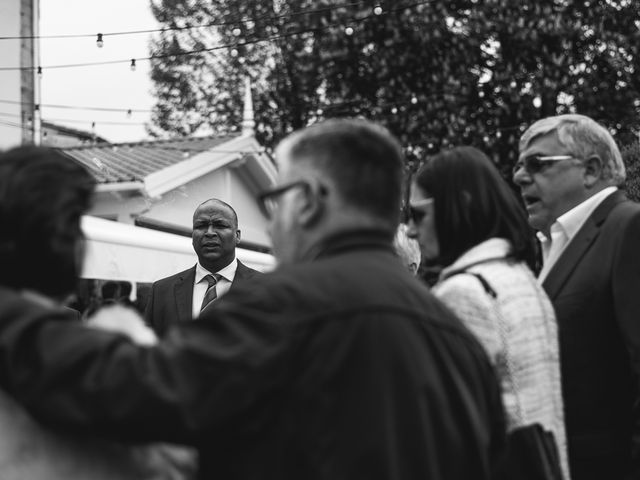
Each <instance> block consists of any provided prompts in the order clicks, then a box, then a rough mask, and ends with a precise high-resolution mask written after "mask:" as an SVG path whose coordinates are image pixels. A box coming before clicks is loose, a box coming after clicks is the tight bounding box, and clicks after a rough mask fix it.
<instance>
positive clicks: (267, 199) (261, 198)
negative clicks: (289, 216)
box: [257, 180, 309, 218]
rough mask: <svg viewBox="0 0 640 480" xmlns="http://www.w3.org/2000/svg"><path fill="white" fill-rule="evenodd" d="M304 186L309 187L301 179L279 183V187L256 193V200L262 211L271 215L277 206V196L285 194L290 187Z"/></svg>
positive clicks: (268, 215)
mask: <svg viewBox="0 0 640 480" xmlns="http://www.w3.org/2000/svg"><path fill="white" fill-rule="evenodd" d="M297 187H304V188H309V184H308V183H307V182H305V181H303V180H298V181H297V182H291V183H286V184H284V185H281V186H280V187H276V188H273V189H271V190H266V191H264V192H262V193H260V194H259V195H258V197H257V198H258V202H259V203H260V205H261V206H262V209H263V211H264V212H265V213H266V214H267V217H269V218H270V217H271V215H272V214H273V212H274V211H275V210H276V208H277V206H278V197H280V196H281V195H283V194H285V193H286V192H288V191H289V190H291V189H292V188H297Z"/></svg>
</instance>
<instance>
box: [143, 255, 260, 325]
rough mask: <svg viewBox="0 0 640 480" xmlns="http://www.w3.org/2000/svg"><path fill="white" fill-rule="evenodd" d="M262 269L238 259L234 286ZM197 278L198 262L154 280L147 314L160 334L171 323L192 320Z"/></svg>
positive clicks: (150, 322)
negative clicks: (250, 266)
mask: <svg viewBox="0 0 640 480" xmlns="http://www.w3.org/2000/svg"><path fill="white" fill-rule="evenodd" d="M260 273H261V272H259V271H257V270H254V269H253V268H249V267H247V266H246V265H244V264H243V263H242V262H240V261H239V260H238V268H237V270H236V276H235V278H234V279H233V283H232V284H231V288H234V285H236V282H239V281H243V280H247V279H249V278H251V277H253V276H255V275H259V274H260ZM195 278H196V266H195V265H194V266H193V267H191V268H189V269H187V270H184V271H182V272H179V273H176V274H175V275H171V276H170V277H166V278H162V279H160V280H158V281H157V282H154V283H153V285H152V287H151V293H150V295H149V301H148V302H147V306H146V308H145V312H144V317H145V320H146V322H147V323H148V324H149V325H150V326H151V328H153V329H154V330H155V331H156V333H157V334H158V335H163V334H164V332H166V331H167V329H168V328H169V326H170V325H172V324H174V323H176V322H187V321H189V320H193V313H192V305H193V283H194V281H195Z"/></svg>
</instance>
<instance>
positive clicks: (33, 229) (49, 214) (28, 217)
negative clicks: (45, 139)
mask: <svg viewBox="0 0 640 480" xmlns="http://www.w3.org/2000/svg"><path fill="white" fill-rule="evenodd" d="M94 187H95V182H94V180H93V177H92V176H91V175H90V174H89V172H88V171H87V170H85V169H84V167H82V166H80V165H79V164H77V163H76V162H74V161H73V160H72V159H70V158H68V157H65V156H64V155H63V154H61V153H60V152H58V151H56V150H53V149H49V148H42V147H33V146H27V147H18V148H14V149H12V150H8V151H6V152H4V153H2V154H0V226H1V227H0V284H2V285H5V286H8V287H12V288H20V289H21V288H26V289H31V290H35V291H38V292H40V293H43V294H45V295H49V296H51V297H61V296H64V295H68V294H69V293H71V292H72V291H73V289H74V287H75V285H76V281H77V278H78V275H79V273H80V272H79V268H80V267H81V262H80V260H81V258H79V255H80V253H81V251H82V241H83V234H82V231H81V230H80V219H81V216H82V215H83V214H84V213H85V212H86V211H87V210H88V209H89V207H90V205H91V199H92V196H93V191H94Z"/></svg>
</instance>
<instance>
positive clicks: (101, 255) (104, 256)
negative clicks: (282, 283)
mask: <svg viewBox="0 0 640 480" xmlns="http://www.w3.org/2000/svg"><path fill="white" fill-rule="evenodd" d="M82 230H83V231H84V234H85V237H86V239H87V245H86V256H85V261H84V267H83V270H82V274H81V276H82V277H83V278H100V279H110V280H125V281H130V282H155V281H156V280H158V279H160V278H163V277H166V276H169V275H173V274H174V273H177V272H179V271H181V270H185V269H187V268H189V267H191V266H193V265H195V263H196V260H197V258H196V254H195V252H194V251H193V246H192V245H191V239H190V238H188V237H183V236H180V235H174V234H171V233H165V232H158V231H155V230H151V229H148V228H142V227H136V226H134V225H127V224H124V223H119V222H113V221H109V220H103V219H101V218H96V217H90V216H85V217H83V218H82ZM236 256H237V257H238V259H239V260H240V261H241V262H242V263H244V264H245V265H247V266H249V267H251V268H255V269H256V270H260V271H268V270H271V269H273V268H274V266H275V260H274V258H273V256H272V255H268V254H266V253H258V252H254V251H251V250H245V249H243V248H237V249H236Z"/></svg>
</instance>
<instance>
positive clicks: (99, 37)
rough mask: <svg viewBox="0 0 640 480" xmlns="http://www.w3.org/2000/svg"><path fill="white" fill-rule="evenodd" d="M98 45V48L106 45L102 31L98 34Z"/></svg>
mask: <svg viewBox="0 0 640 480" xmlns="http://www.w3.org/2000/svg"><path fill="white" fill-rule="evenodd" d="M96 45H97V46H98V48H102V46H103V45H104V41H103V40H102V34H101V33H99V34H98V39H97V40H96Z"/></svg>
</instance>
